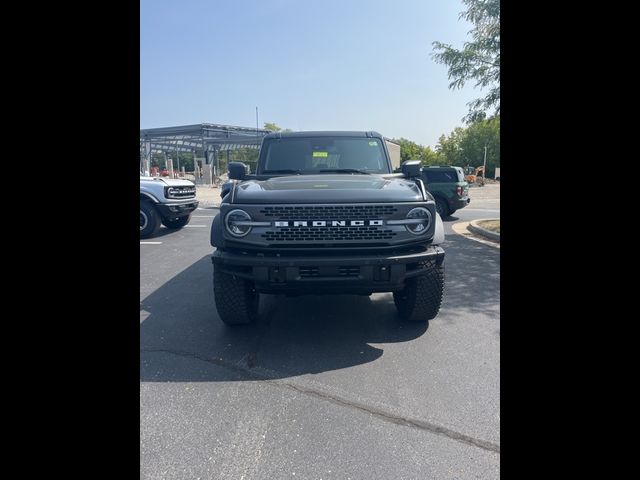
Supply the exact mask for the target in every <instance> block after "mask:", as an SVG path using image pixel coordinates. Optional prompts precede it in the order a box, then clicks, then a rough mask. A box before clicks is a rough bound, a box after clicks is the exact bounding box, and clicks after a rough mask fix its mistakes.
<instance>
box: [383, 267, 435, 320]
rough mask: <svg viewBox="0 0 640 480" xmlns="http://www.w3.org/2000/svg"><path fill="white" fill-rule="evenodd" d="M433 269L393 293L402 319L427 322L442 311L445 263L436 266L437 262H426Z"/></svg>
mask: <svg viewBox="0 0 640 480" xmlns="http://www.w3.org/2000/svg"><path fill="white" fill-rule="evenodd" d="M424 265H429V266H431V268H430V269H429V271H428V272H427V273H425V274H423V275H419V276H417V277H413V278H409V279H407V280H406V281H405V287H404V289H402V290H401V291H399V292H393V301H394V303H395V304H396V308H397V309H398V313H399V314H400V318H402V319H403V320H406V321H408V322H427V321H429V320H431V319H432V318H435V316H436V315H438V312H439V311H440V304H441V303H442V294H443V293H444V263H442V264H440V266H436V263H435V261H430V262H425V264H424Z"/></svg>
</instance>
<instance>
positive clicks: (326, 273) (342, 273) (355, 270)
mask: <svg viewBox="0 0 640 480" xmlns="http://www.w3.org/2000/svg"><path fill="white" fill-rule="evenodd" d="M298 271H299V273H300V277H301V278H317V277H351V278H352V277H357V276H359V275H360V267H359V266H354V267H323V269H322V270H321V269H320V267H317V266H309V267H300V268H299V269H298Z"/></svg>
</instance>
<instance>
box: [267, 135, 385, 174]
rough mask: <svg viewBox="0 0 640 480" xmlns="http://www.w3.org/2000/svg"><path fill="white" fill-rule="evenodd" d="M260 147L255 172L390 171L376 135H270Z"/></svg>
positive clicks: (380, 142)
mask: <svg viewBox="0 0 640 480" xmlns="http://www.w3.org/2000/svg"><path fill="white" fill-rule="evenodd" d="M262 148H263V152H262V154H263V157H262V158H263V159H264V161H263V162H261V168H260V171H259V172H258V173H267V174H268V173H303V174H304V173H307V174H318V173H321V174H324V173H328V174H330V173H365V174H366V173H369V174H370V173H389V165H388V162H387V159H386V156H385V153H384V149H383V146H382V141H381V140H380V139H379V138H370V137H306V138H305V137H291V138H286V137H285V138H280V139H278V138H273V139H269V140H266V141H265V145H263V146H262Z"/></svg>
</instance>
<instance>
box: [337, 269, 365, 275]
mask: <svg viewBox="0 0 640 480" xmlns="http://www.w3.org/2000/svg"><path fill="white" fill-rule="evenodd" d="M338 275H339V276H341V277H357V276H358V275H360V267H338Z"/></svg>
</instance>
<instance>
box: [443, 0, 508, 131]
mask: <svg viewBox="0 0 640 480" xmlns="http://www.w3.org/2000/svg"><path fill="white" fill-rule="evenodd" d="M462 1H463V2H464V4H465V5H466V6H467V10H466V11H464V12H462V13H460V18H464V19H465V20H467V21H468V22H470V23H472V24H473V25H474V27H473V28H472V29H471V31H470V32H469V33H470V34H471V38H472V40H471V41H469V42H465V43H464V46H463V48H462V49H461V50H457V49H455V48H453V47H452V46H451V45H448V44H445V43H441V42H433V47H434V51H435V52H436V53H433V54H432V57H433V59H434V60H435V61H436V62H437V63H442V64H444V65H447V66H448V67H449V80H452V82H451V83H450V84H449V88H451V89H456V88H462V87H463V86H464V85H465V83H466V82H467V81H470V80H475V82H476V83H475V86H476V87H480V88H485V87H488V88H489V91H488V93H487V94H486V95H485V96H484V97H482V98H477V99H475V100H473V101H471V102H469V103H468V105H469V114H468V115H467V116H466V117H465V120H466V121H467V123H471V122H474V121H476V120H482V119H485V118H486V116H487V115H486V114H487V111H488V110H490V109H494V115H499V114H500V0H462Z"/></svg>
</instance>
